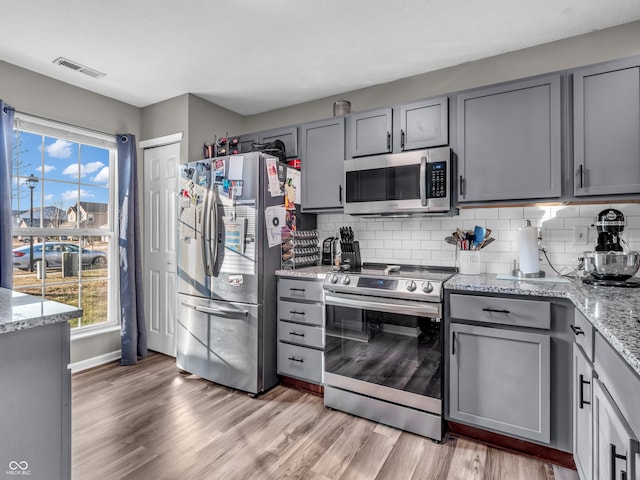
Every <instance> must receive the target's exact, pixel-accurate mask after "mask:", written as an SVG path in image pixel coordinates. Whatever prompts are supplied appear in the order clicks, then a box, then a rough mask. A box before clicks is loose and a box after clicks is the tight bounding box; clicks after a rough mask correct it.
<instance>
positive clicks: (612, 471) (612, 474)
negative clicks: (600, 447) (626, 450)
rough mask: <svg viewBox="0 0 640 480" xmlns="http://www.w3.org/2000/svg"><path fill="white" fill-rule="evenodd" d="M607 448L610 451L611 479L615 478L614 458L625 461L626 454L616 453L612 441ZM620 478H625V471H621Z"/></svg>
mask: <svg viewBox="0 0 640 480" xmlns="http://www.w3.org/2000/svg"><path fill="white" fill-rule="evenodd" d="M609 448H610V451H611V461H610V463H611V480H616V460H618V459H619V460H624V461H625V462H626V461H627V456H626V455H620V454H619V453H616V446H615V445H614V444H613V443H610V444H609ZM622 478H623V479H624V478H627V473H626V472H624V471H623V472H622Z"/></svg>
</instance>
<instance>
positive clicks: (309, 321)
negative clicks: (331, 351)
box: [278, 277, 325, 385]
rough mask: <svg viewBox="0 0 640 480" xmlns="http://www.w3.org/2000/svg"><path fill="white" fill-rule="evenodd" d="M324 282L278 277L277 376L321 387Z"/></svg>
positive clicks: (322, 372) (322, 370)
mask: <svg viewBox="0 0 640 480" xmlns="http://www.w3.org/2000/svg"><path fill="white" fill-rule="evenodd" d="M324 318H325V312H324V291H323V290H322V279H303V278H289V277H278V373H279V374H280V375H284V376H287V377H292V378H296V379H299V380H304V381H306V382H309V383H314V384H317V385H322V383H323V375H324V332H325V321H324Z"/></svg>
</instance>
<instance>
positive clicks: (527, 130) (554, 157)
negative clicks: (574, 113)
mask: <svg viewBox="0 0 640 480" xmlns="http://www.w3.org/2000/svg"><path fill="white" fill-rule="evenodd" d="M456 113H457V141H456V143H457V145H456V151H457V155H458V175H459V178H458V181H459V185H458V201H460V202H479V201H480V202H482V201H491V200H518V199H536V198H551V197H559V196H560V194H561V180H562V165H561V160H562V126H561V117H562V105H561V75H560V74H557V75H549V76H545V77H539V78H533V79H527V80H522V81H517V82H511V83H508V84H503V85H497V86H492V87H487V88H482V89H477V90H473V91H468V92H462V93H460V94H458V95H457V97H456Z"/></svg>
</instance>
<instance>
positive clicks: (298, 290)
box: [289, 288, 306, 292]
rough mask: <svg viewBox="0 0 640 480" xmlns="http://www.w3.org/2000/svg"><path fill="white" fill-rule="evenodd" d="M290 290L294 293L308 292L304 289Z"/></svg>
mask: <svg viewBox="0 0 640 480" xmlns="http://www.w3.org/2000/svg"><path fill="white" fill-rule="evenodd" d="M289 290H291V291H292V292H306V289H304V288H290V289H289Z"/></svg>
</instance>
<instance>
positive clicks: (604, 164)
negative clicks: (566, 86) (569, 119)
mask: <svg viewBox="0 0 640 480" xmlns="http://www.w3.org/2000/svg"><path fill="white" fill-rule="evenodd" d="M572 74H573V154H574V193H575V195H576V196H580V195H608V194H627V193H629V194H635V193H638V192H640V58H639V57H634V58H631V59H625V60H619V61H615V62H608V63H605V64H600V65H595V66H590V67H585V68H580V69H577V70H574V71H573V72H572Z"/></svg>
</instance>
